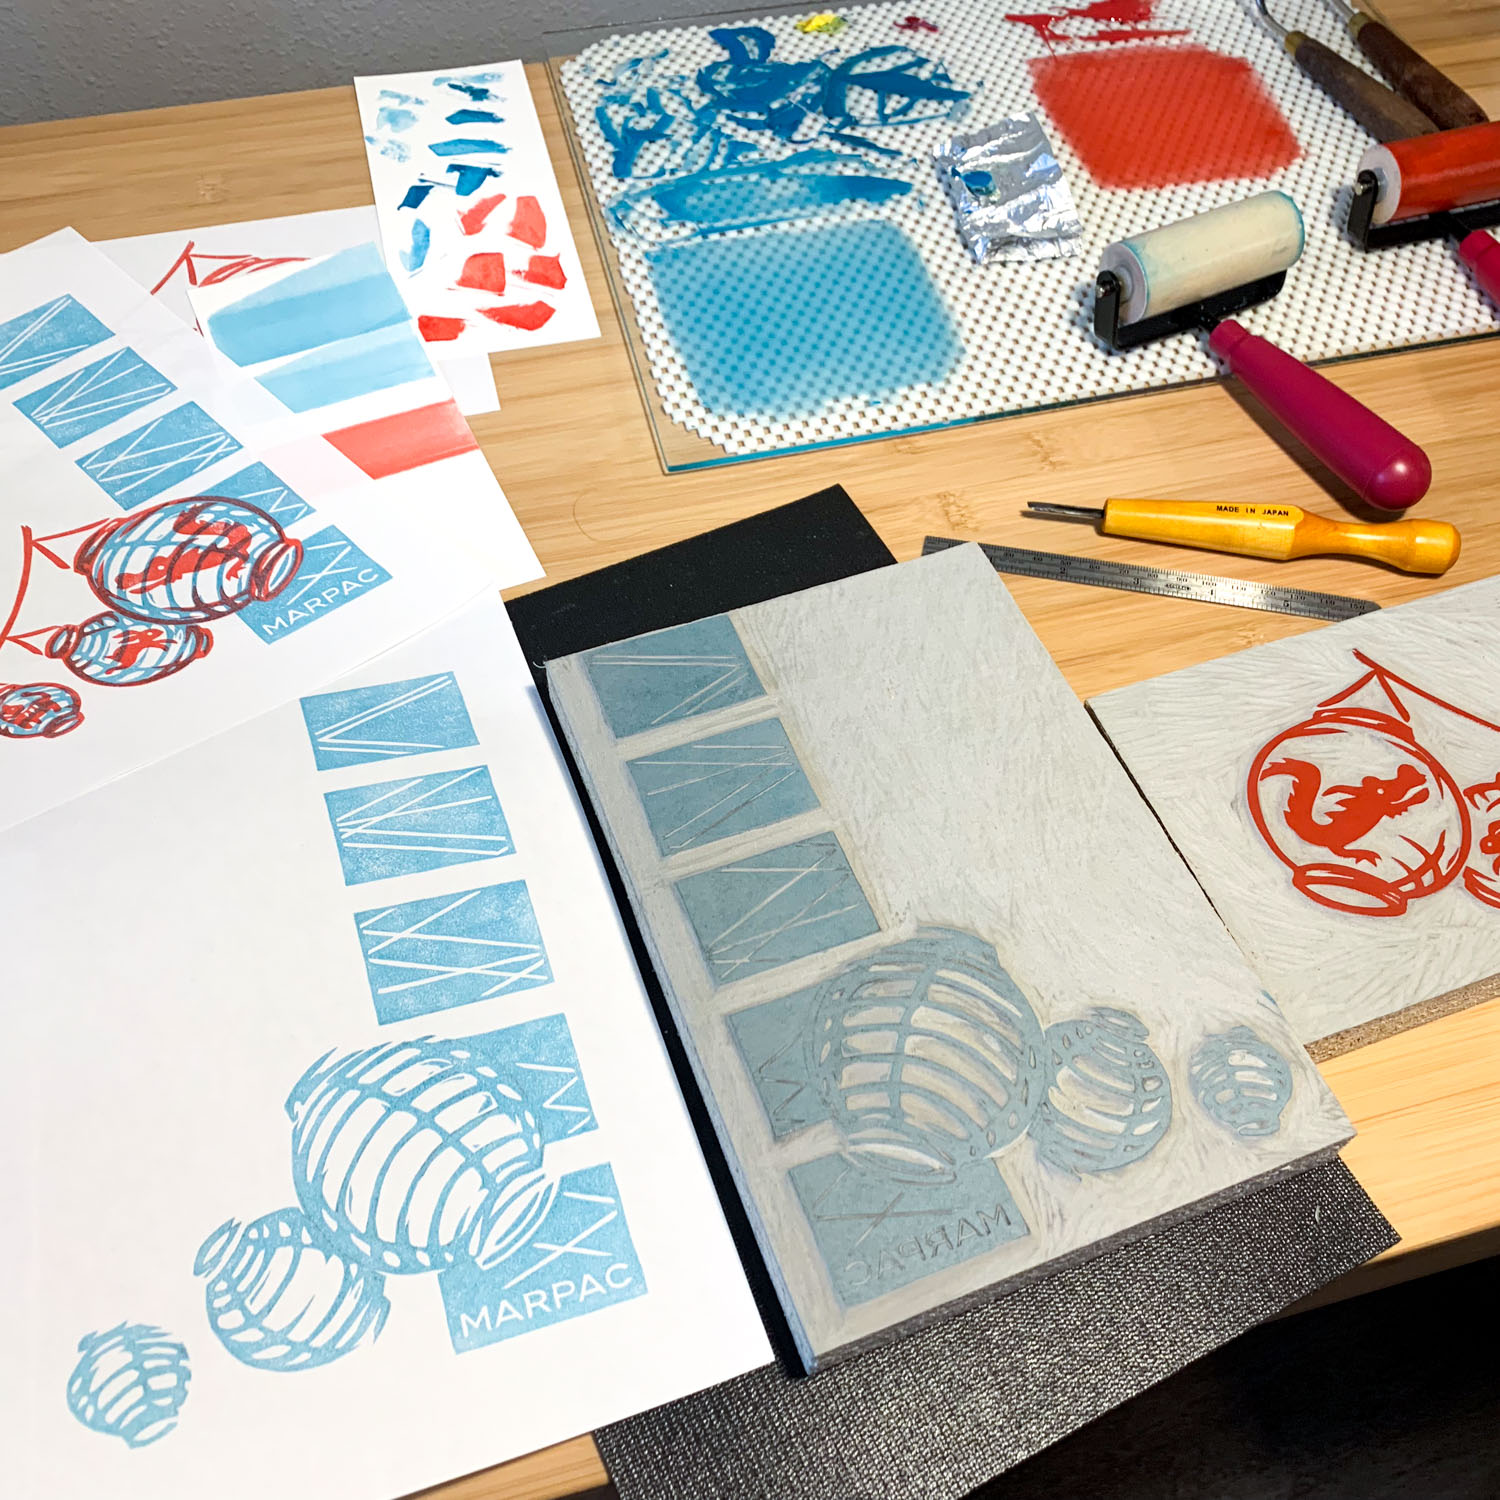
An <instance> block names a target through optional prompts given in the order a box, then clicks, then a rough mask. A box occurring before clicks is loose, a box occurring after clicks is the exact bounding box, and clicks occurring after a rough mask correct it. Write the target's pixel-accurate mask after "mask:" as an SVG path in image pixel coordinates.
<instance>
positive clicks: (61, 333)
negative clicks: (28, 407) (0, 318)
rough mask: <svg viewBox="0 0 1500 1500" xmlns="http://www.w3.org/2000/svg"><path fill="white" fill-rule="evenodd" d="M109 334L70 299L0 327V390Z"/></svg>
mask: <svg viewBox="0 0 1500 1500" xmlns="http://www.w3.org/2000/svg"><path fill="white" fill-rule="evenodd" d="M110 337H111V334H110V331H109V329H107V328H106V327H105V326H104V324H103V323H101V322H100V321H99V320H98V318H96V317H95V316H94V315H93V313H91V312H90V311H89V310H88V308H86V307H84V306H83V305H82V303H80V302H79V301H77V299H76V298H73V297H66V296H64V297H54V298H53V299H52V301H50V302H44V303H42V305H41V306H40V307H33V308H31V309H30V310H29V311H27V312H23V313H21V314H19V315H18V316H17V317H14V318H11V319H10V320H9V321H8V322H5V323H0V389H3V388H4V387H5V386H8V385H15V384H16V382H17V381H19V380H25V379H26V377H27V376H28V375H36V374H38V373H40V372H41V371H42V370H50V369H51V368H52V366H53V365H55V364H60V363H61V362H62V361H63V360H65V359H71V358H72V356H73V355H75V354H79V353H81V352H82V351H83V350H85V349H92V348H93V347H94V345H95V344H102V343H103V342H104V341H105V339H107V338H110Z"/></svg>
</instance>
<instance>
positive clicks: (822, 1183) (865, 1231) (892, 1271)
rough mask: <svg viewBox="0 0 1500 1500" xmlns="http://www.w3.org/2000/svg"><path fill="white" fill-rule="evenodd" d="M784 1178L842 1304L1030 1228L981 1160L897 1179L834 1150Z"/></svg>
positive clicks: (1003, 1242) (853, 1304)
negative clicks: (927, 1178)
mask: <svg viewBox="0 0 1500 1500" xmlns="http://www.w3.org/2000/svg"><path fill="white" fill-rule="evenodd" d="M787 1176H788V1177H789V1178H790V1179H791V1183H792V1188H793V1190H794V1191H795V1192H796V1194H797V1199H798V1201H799V1202H800V1203H801V1205H802V1211H803V1212H804V1213H805V1214H806V1215H807V1219H808V1223H809V1224H810V1225H811V1227H812V1232H813V1238H814V1240H816V1242H817V1246H818V1250H819V1252H820V1253H821V1255H822V1257H823V1263H824V1265H825V1266H826V1267H827V1268H828V1276H829V1280H830V1281H832V1283H833V1289H834V1291H835V1293H836V1294H837V1296H838V1299H839V1301H840V1302H842V1303H843V1305H844V1306H845V1307H857V1306H858V1305H859V1304H860V1303H862V1302H869V1301H872V1300H873V1299H874V1298H876V1297H881V1296H884V1295H885V1293H887V1292H891V1291H894V1290H895V1289H896V1288H897V1287H903V1286H910V1285H911V1283H912V1282H914V1281H920V1280H921V1279H922V1278H923V1277H924V1276H932V1275H935V1274H936V1273H938V1272H939V1271H946V1270H949V1269H951V1268H952V1267H953V1266H954V1265H956V1264H958V1263H960V1262H962V1261H966V1260H972V1259H973V1258H974V1257H975V1256H976V1255H984V1254H986V1253H988V1252H989V1251H992V1250H998V1249H999V1248H1000V1247H1001V1246H1002V1245H1006V1244H1009V1243H1010V1242H1011V1241H1012V1240H1018V1239H1021V1238H1023V1237H1024V1236H1025V1235H1027V1234H1028V1233H1029V1232H1030V1231H1029V1230H1028V1228H1027V1225H1026V1220H1025V1219H1024V1218H1023V1217H1022V1215H1021V1210H1020V1208H1019V1207H1018V1206H1017V1204H1016V1200H1015V1197H1014V1196H1013V1195H1012V1193H1011V1191H1010V1189H1009V1188H1008V1187H1007V1186H1006V1183H1005V1179H1004V1178H1003V1177H1002V1176H1001V1175H1000V1172H999V1170H998V1169H997V1168H996V1166H995V1163H994V1162H992V1161H989V1160H981V1161H976V1162H970V1163H969V1164H968V1165H966V1166H965V1167H963V1168H962V1169H961V1170H960V1172H959V1173H958V1175H957V1177H955V1178H954V1179H953V1180H952V1181H948V1182H941V1181H940V1182H935V1183H926V1182H920V1181H919V1182H900V1181H897V1180H895V1179H893V1178H891V1177H889V1176H887V1175H885V1174H884V1173H878V1172H873V1171H870V1170H869V1169H868V1168H866V1167H863V1166H858V1165H856V1164H855V1163H853V1162H850V1161H847V1160H845V1159H844V1158H843V1157H842V1156H823V1157H819V1158H818V1159H817V1160H816V1161H810V1162H803V1163H801V1164H800V1165H798V1166H795V1167H793V1168H792V1169H791V1170H790V1171H789V1172H788V1173H787Z"/></svg>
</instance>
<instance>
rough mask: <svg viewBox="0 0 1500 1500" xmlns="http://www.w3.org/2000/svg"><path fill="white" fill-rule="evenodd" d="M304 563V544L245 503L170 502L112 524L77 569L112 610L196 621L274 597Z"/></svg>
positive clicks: (84, 550) (82, 552) (89, 543)
mask: <svg viewBox="0 0 1500 1500" xmlns="http://www.w3.org/2000/svg"><path fill="white" fill-rule="evenodd" d="M301 565H302V543H301V542H299V541H295V540H293V539H292V538H291V537H289V536H287V534H286V533H285V532H284V531H283V530H282V529H281V527H280V526H278V525H277V524H276V522H275V521H273V520H272V519H271V517H270V516H268V515H266V514H265V512H264V511H261V510H257V509H256V508H255V506H253V505H247V504H246V503H245V502H244V501H243V500H223V499H218V498H216V497H215V496H212V495H207V496H197V497H195V498H193V499H189V500H168V501H166V502H165V503H164V504H161V505H155V506H152V507H151V508H150V509H149V510H143V511H141V512H140V514H138V515H131V516H122V517H121V518H120V519H119V520H117V521H108V522H106V523H105V524H104V525H103V526H101V527H99V528H98V530H97V531H95V532H93V533H92V534H91V535H90V536H89V537H88V539H87V540H86V541H85V542H84V543H83V545H82V546H81V547H80V548H79V549H78V554H77V556H76V557H75V558H74V559H73V566H74V568H76V569H77V571H78V572H80V573H82V574H83V575H84V577H85V578H87V579H88V581H89V587H90V588H92V589H93V591H94V593H95V594H97V595H98V597H99V598H100V600H102V601H103V602H104V603H105V604H107V605H109V606H110V608H111V609H115V610H118V611H119V612H120V613H121V614H125V615H129V616H131V617H132V618H133V619H137V620H157V621H170V622H180V623H192V622H195V621H203V620H217V619H221V618H222V617H223V616H225V615H232V614H234V613H235V612H236V611H237V610H241V609H243V608H244V607H245V606H246V605H247V604H253V603H259V602H261V601H262V600H266V599H271V598H274V597H275V596H276V595H277V594H279V593H280V592H281V591H282V589H284V588H285V587H286V586H287V584H288V583H290V582H291V580H292V578H293V576H294V575H295V574H296V572H297V569H298V568H299V567H301Z"/></svg>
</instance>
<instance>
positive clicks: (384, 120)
mask: <svg viewBox="0 0 1500 1500" xmlns="http://www.w3.org/2000/svg"><path fill="white" fill-rule="evenodd" d="M416 123H417V116H416V113H415V111H413V110H410V109H403V108H402V107H401V106H400V105H399V104H382V105H381V106H380V108H379V109H378V110H376V111H375V128H376V129H377V130H394V131H396V132H398V133H399V132H401V131H403V130H410V129H411V128H412V126H413V125H415V124H416Z"/></svg>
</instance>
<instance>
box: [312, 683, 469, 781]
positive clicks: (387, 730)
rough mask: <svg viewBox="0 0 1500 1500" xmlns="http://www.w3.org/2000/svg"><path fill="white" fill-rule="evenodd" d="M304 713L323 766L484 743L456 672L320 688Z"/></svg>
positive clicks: (315, 753)
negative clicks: (341, 688)
mask: <svg viewBox="0 0 1500 1500" xmlns="http://www.w3.org/2000/svg"><path fill="white" fill-rule="evenodd" d="M302 718H303V720H304V722H305V723H306V724H307V737H308V739H309V740H310V741H311V742H312V748H313V758H314V760H315V761H316V762H317V767H318V769H319V770H320V771H331V770H333V769H335V768H336V767H338V766H358V765H363V764H364V763H365V762H367V761H378V760H395V759H397V758H398V757H400V756H405V755H427V754H430V753H431V752H432V751H434V750H461V749H464V748H466V747H467V746H469V745H477V744H478V743H479V736H478V735H476V734H475V733H474V726H473V724H472V723H471V722H470V721H469V710H468V707H467V705H466V704H465V703H464V695H463V694H462V693H461V692H460V691H459V687H458V682H457V680H456V679H455V678H454V676H453V673H452V672H438V673H435V674H434V675H432V676H431V677H406V678H403V679H402V680H401V681H400V682H382V683H379V684H378V685H376V686H374V687H365V688H350V689H349V690H348V691H347V692H342V693H318V694H315V695H314V696H312V697H309V698H304V699H303V700H302Z"/></svg>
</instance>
